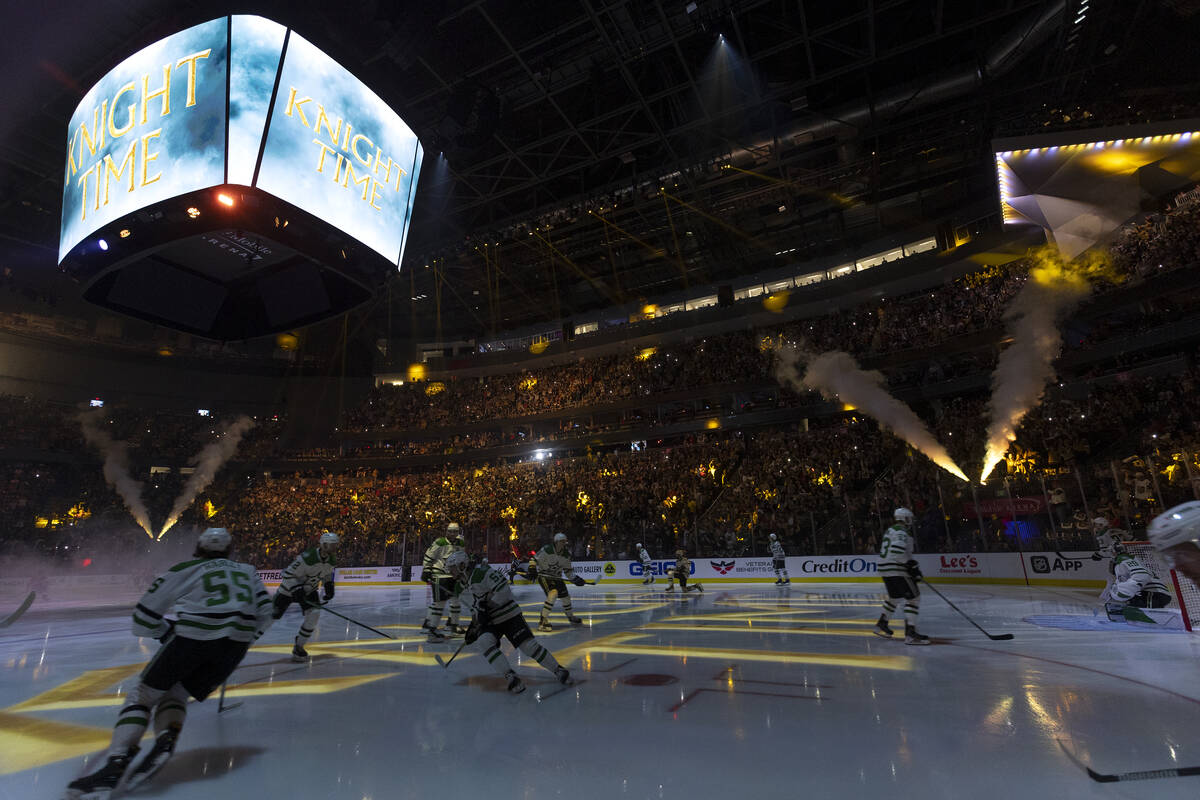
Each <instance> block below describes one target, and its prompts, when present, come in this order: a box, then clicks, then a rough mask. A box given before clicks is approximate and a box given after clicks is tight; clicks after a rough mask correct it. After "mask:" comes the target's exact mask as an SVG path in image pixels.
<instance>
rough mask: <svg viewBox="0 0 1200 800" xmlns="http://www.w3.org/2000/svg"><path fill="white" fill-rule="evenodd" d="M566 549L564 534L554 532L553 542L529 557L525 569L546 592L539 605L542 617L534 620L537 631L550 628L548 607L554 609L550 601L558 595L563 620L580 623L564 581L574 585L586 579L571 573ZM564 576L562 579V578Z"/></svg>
mask: <svg viewBox="0 0 1200 800" xmlns="http://www.w3.org/2000/svg"><path fill="white" fill-rule="evenodd" d="M567 552H568V551H567V535H566V534H565V533H556V534H554V541H553V542H551V543H550V544H548V545H546V546H545V547H543V548H542V549H541V550H539V551H538V552H537V555H536V556H534V557H533V558H530V559H529V570H530V572H534V571H535V570H536V573H535V574H536V575H537V582H538V585H539V586H541V587H542V591H543V592H545V593H546V602H545V603H543V604H542V617H541V619H540V620H539V621H538V630H539V631H552V630H554V627H553V626H552V625H551V624H550V610H551V609H553V608H554V601H555V600H557V599H559V598H560V597H561V598H562V608H563V613H564V614H566V615H567V621H568V622H570V623H571V624H572V625H582V624H583V620H582V619H580V618H579V617H577V616H575V614H574V612H573V611H572V610H571V595H570V593H569V592H568V591H567V583H566V581H571V582H572V583H574V584H575V585H576V586H583V585H584V583H586V581H584V579H583V578H581V577H579V576H578V575H576V574H575V570H574V568H573V567H572V566H571V557H570V556H569V555H567ZM564 578H566V580H563V579H564Z"/></svg>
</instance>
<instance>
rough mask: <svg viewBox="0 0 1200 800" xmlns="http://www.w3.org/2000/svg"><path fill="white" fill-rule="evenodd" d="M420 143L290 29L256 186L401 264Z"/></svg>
mask: <svg viewBox="0 0 1200 800" xmlns="http://www.w3.org/2000/svg"><path fill="white" fill-rule="evenodd" d="M420 167H421V143H420V142H419V141H418V140H417V136H416V134H414V133H413V132H412V129H411V128H409V127H408V126H407V125H406V124H404V121H403V120H402V119H400V117H399V115H397V114H396V112H395V111H392V110H391V109H390V108H388V106H387V104H386V103H385V102H384V101H383V100H381V99H380V98H379V96H378V95H376V94H375V93H374V92H372V91H371V90H370V89H368V88H367V87H366V86H364V85H363V83H362V82H361V81H359V80H358V79H357V78H355V77H354V76H353V75H351V74H350V73H349V72H347V71H346V69H345V68H343V67H342V66H340V65H339V64H338V63H337V62H336V61H334V60H333V59H331V58H330V57H329V56H327V55H325V54H324V53H322V52H321V51H320V50H318V49H317V48H316V47H314V46H313V45H312V44H310V43H309V42H308V41H306V40H305V39H304V38H302V37H301V36H298V35H297V34H296V33H295V32H294V31H293V32H292V33H291V35H290V36H289V38H288V42H287V52H286V54H285V55H284V59H283V68H282V70H281V72H280V76H279V90H278V93H277V94H276V98H275V105H274V107H273V109H272V111H271V121H270V130H268V131H267V138H266V144H265V147H264V150H263V157H262V166H261V167H260V169H259V173H258V184H257V185H258V187H259V188H260V189H262V190H264V191H267V192H270V193H271V194H273V195H275V196H276V197H280V198H282V199H284V200H286V201H288V202H289V203H292V204H294V205H297V206H299V207H300V208H302V209H304V210H305V211H308V212H309V213H310V214H313V215H314V216H317V217H320V218H321V219H323V220H325V221H326V222H328V223H329V224H331V225H335V226H337V227H338V228H340V229H342V230H343V231H345V232H346V233H348V234H350V235H351V236H353V237H354V238H355V239H358V240H359V241H360V242H362V243H363V244H365V245H367V246H368V247H370V248H371V249H372V250H375V251H376V252H377V253H379V254H381V255H383V256H384V257H386V258H387V259H389V260H390V261H392V262H393V263H397V264H398V263H399V262H400V258H401V255H402V250H403V246H404V239H405V236H406V234H407V232H408V222H409V218H410V216H411V211H412V202H413V195H414V192H413V189H414V188H415V187H416V185H417V176H418V173H419V171H420Z"/></svg>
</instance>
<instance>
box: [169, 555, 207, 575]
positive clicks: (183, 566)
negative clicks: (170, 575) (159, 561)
mask: <svg viewBox="0 0 1200 800" xmlns="http://www.w3.org/2000/svg"><path fill="white" fill-rule="evenodd" d="M208 560H209V559H207V558H193V559H192V560H191V561H181V562H179V563H178V564H176V565H175V566H173V567H171V568H170V569H169V570H167V572H183V571H184V570H185V569H187V568H188V567H194V566H196V565H197V564H200V563H202V562H204V561H208Z"/></svg>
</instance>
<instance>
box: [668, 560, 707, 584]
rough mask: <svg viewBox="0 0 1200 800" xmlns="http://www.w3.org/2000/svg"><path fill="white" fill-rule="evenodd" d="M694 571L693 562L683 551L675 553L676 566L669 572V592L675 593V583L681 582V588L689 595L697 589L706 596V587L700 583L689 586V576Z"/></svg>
mask: <svg viewBox="0 0 1200 800" xmlns="http://www.w3.org/2000/svg"><path fill="white" fill-rule="evenodd" d="M691 571H692V562H691V561H689V560H688V557H687V556H685V555H684V554H683V551H682V550H676V551H675V566H674V567H672V568H671V569H669V570H667V591H668V592H673V591H675V581H679V588H680V590H681V591H682V592H683V593H684V594H687V593H688V592H690V591H691V590H693V589H695V590H696V591H697V592H700V594H704V585H703V584H701V583H700V582H699V581H697V582H696V583H693V584H692V585H691V586H688V575H689V574H690V573H691Z"/></svg>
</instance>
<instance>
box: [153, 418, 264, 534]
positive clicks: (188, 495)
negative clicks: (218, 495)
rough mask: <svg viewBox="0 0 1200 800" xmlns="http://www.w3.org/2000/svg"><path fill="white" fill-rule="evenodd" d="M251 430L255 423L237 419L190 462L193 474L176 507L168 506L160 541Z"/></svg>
mask: <svg viewBox="0 0 1200 800" xmlns="http://www.w3.org/2000/svg"><path fill="white" fill-rule="evenodd" d="M253 427H254V420H252V419H250V418H249V417H246V416H241V417H238V418H237V419H235V420H234V421H233V422H232V423H230V424H229V426H228V427H226V428H225V429H224V430H223V431H221V433H220V434H218V437H219V438H218V439H217V441H215V442H211V443H209V444H206V445H205V446H204V449H203V450H201V451H200V454H199V455H197V456H196V458H195V459H193V461H194V463H195V465H196V471H195V472H193V473H192V474H191V475H189V476H188V479H187V483H185V484H184V485H183V492H182V493H181V494H180V495H179V498H178V499H177V500H176V501H175V505H174V506H172V507H171V513H170V514H169V515H168V516H167V522H166V524H165V525H163V529H162V532H161V533H159V534H158V538H159V539H161V538H163V537H164V536H166V535H167V531H169V530H171V526H172V525H174V524H175V523H176V522H177V521H178V520H179V517H180V515H181V514H183V512H184V511H186V510H187V507H188V506H190V505H191V504H192V501H193V500H195V499H196V497H197V496H198V495H199V494H200V493H201V492H203V491H204V490H205V489H206V488H208V485H209V484H210V483H212V481H213V478H215V477H216V476H217V471H218V470H220V469H221V467H222V466H224V464H225V462H226V461H228V460H229V459H231V458H233V454H234V453H236V452H237V448H238V445H239V444H241V442H242V436H244V435H245V434H246V431H248V430H250V429H251V428H253Z"/></svg>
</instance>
